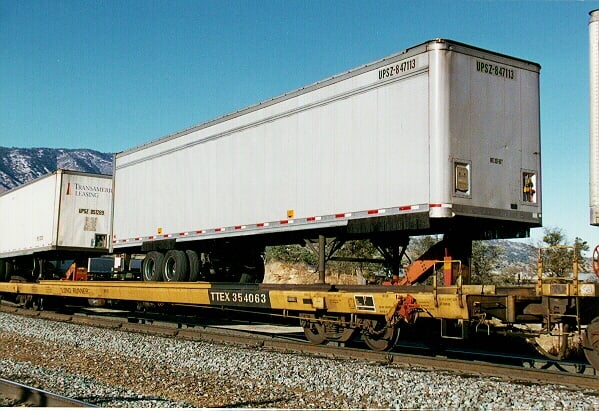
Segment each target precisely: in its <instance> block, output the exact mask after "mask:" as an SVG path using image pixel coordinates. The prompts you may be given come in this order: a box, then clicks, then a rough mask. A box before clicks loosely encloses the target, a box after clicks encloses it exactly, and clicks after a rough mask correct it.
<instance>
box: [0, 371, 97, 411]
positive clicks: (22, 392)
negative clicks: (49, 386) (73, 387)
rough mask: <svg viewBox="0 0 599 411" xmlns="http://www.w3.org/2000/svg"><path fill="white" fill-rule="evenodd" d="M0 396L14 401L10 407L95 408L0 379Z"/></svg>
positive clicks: (91, 405) (81, 402)
mask: <svg viewBox="0 0 599 411" xmlns="http://www.w3.org/2000/svg"><path fill="white" fill-rule="evenodd" d="M0 394H2V396H4V397H6V398H8V399H11V400H15V401H16V403H15V404H12V406H23V405H27V406H32V407H60V408H64V407H86V408H87V407H96V406H95V405H93V404H88V403H86V402H83V401H79V400H76V399H73V398H68V397H64V396H62V395H58V394H53V393H50V392H48V391H44V390H40V389H37V388H33V387H29V386H27V385H23V384H20V383H18V382H14V381H9V380H5V379H2V378H0Z"/></svg>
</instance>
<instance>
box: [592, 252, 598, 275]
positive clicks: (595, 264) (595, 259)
mask: <svg viewBox="0 0 599 411" xmlns="http://www.w3.org/2000/svg"><path fill="white" fill-rule="evenodd" d="M593 272H594V273H595V275H596V276H597V277H599V245H597V246H595V249H594V250H593Z"/></svg>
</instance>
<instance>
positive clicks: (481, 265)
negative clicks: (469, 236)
mask: <svg viewBox="0 0 599 411" xmlns="http://www.w3.org/2000/svg"><path fill="white" fill-rule="evenodd" d="M503 252H504V250H503V248H502V247H500V246H497V245H492V244H490V243H489V242H488V241H473V242H472V260H471V268H470V282H471V283H472V284H485V283H491V282H492V281H493V272H495V271H497V269H498V262H499V257H500V256H501V255H502V254H503Z"/></svg>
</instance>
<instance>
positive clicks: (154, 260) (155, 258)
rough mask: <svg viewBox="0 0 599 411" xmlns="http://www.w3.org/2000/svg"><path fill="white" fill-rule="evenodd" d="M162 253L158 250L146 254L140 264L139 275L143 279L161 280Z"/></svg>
mask: <svg viewBox="0 0 599 411" xmlns="http://www.w3.org/2000/svg"><path fill="white" fill-rule="evenodd" d="M163 262H164V254H162V253H161V252H159V251H150V252H149V253H148V254H146V258H144V262H143V264H142V266H141V277H142V279H143V280H144V281H162V263H163Z"/></svg>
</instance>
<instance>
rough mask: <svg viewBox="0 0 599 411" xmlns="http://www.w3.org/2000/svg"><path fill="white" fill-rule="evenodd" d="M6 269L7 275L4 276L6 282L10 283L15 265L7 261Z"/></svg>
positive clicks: (5, 263)
mask: <svg viewBox="0 0 599 411" xmlns="http://www.w3.org/2000/svg"><path fill="white" fill-rule="evenodd" d="M4 267H6V273H5V274H4V276H5V278H6V281H10V279H11V278H12V273H13V271H14V268H15V267H14V265H13V263H12V262H10V261H5V262H4Z"/></svg>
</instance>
